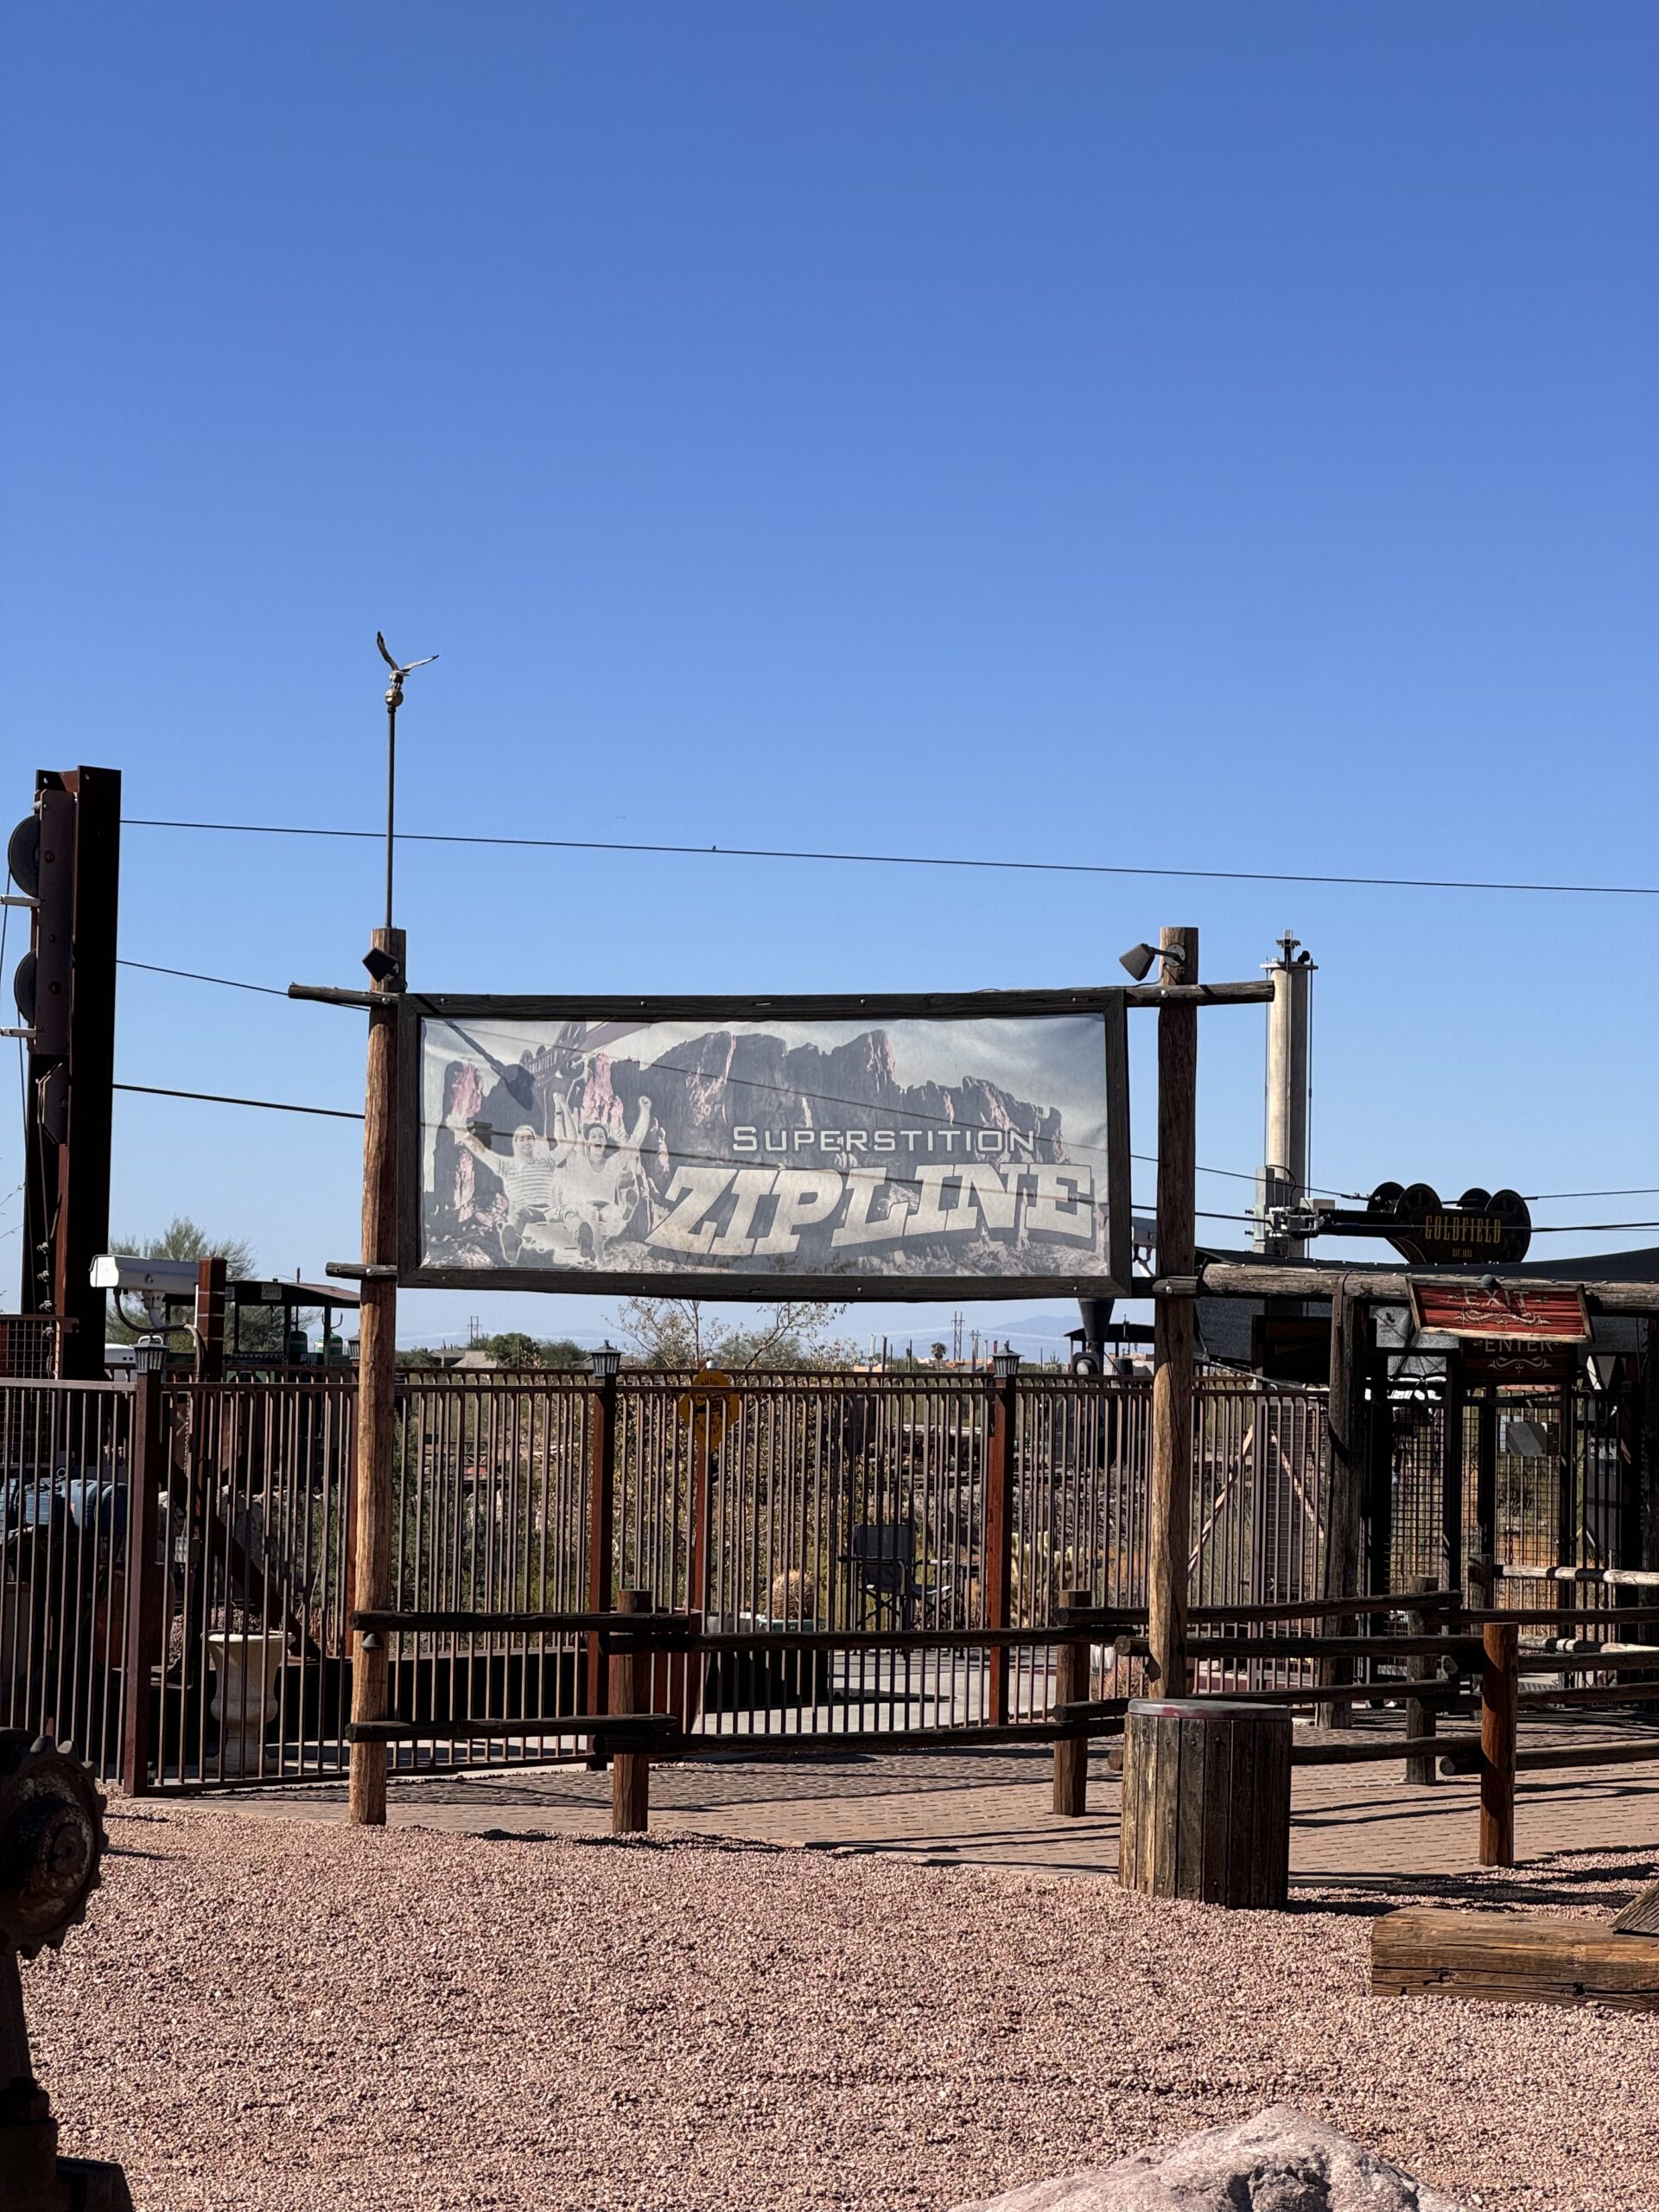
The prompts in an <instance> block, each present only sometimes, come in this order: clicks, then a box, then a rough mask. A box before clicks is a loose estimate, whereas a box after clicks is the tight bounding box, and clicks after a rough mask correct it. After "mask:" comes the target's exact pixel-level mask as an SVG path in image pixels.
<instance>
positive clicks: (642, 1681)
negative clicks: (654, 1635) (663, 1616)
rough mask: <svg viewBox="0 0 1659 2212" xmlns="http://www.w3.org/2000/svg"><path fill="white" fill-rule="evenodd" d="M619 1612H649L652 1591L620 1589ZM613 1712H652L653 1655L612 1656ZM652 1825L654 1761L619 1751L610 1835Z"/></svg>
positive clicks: (613, 1774) (635, 1832)
mask: <svg viewBox="0 0 1659 2212" xmlns="http://www.w3.org/2000/svg"><path fill="white" fill-rule="evenodd" d="M616 1610H617V1611H618V1612H619V1613H648V1612H650V1611H651V1610H652V1603H651V1592H650V1591H649V1590H619V1591H618V1592H617V1593H616ZM609 1710H610V1711H611V1712H612V1713H648V1712H649V1711H650V1710H651V1654H650V1653H649V1652H648V1651H615V1652H613V1653H612V1655H611V1691H610V1705H609ZM650 1826H651V1761H650V1759H649V1758H648V1757H647V1756H646V1754H645V1752H644V1751H619V1752H618V1753H617V1754H616V1756H615V1758H613V1760H612V1762H611V1834H613V1835H643V1834H645V1831H646V1829H647V1828H648V1827H650Z"/></svg>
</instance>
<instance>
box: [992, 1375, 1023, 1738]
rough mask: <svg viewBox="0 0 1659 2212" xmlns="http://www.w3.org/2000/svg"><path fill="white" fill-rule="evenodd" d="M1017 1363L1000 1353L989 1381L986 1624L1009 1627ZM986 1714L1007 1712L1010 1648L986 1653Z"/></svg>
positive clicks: (995, 1717)
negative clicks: (993, 1379)
mask: <svg viewBox="0 0 1659 2212" xmlns="http://www.w3.org/2000/svg"><path fill="white" fill-rule="evenodd" d="M1017 1365H1018V1363H1017V1362H1016V1361H1014V1360H1013V1359H1012V1358H1010V1357H1008V1356H1007V1355H1002V1356H1001V1357H1000V1359H999V1364H998V1368H997V1373H996V1378H995V1382H994V1383H992V1385H991V1426H990V1433H989V1435H988V1437H987V1439H986V1449H985V1625H986V1627H987V1628H1007V1625H1008V1612H1009V1610H1010V1601H1011V1599H1012V1598H1013V1594H1014V1573H1013V1569H1014V1515H1013V1513H1012V1511H1011V1510H1010V1508H1011V1506H1012V1504H1013V1491H1014V1375H1015V1372H1016V1370H1017ZM985 1691H986V1697H985V1703H986V1708H987V1713H986V1717H987V1718H988V1719H989V1720H991V1721H992V1722H994V1723H995V1725H996V1726H998V1727H1001V1726H1002V1724H1003V1723H1004V1722H1005V1721H1006V1720H1007V1717H1008V1648H1007V1644H1005V1643H999V1644H996V1645H995V1646H994V1647H993V1648H992V1649H991V1650H990V1651H989V1652H988V1654H987V1655H986V1662H985Z"/></svg>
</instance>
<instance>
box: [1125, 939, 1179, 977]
mask: <svg viewBox="0 0 1659 2212" xmlns="http://www.w3.org/2000/svg"><path fill="white" fill-rule="evenodd" d="M1185 958H1186V947H1185V945H1184V944H1161V945H1160V944H1132V945H1131V946H1130V947H1129V949H1128V951H1127V952H1126V953H1123V954H1122V955H1121V956H1120V958H1119V962H1118V964H1119V966H1120V967H1123V968H1127V969H1128V971H1129V973H1130V975H1131V976H1134V978H1135V982H1137V983H1144V982H1146V980H1147V976H1149V975H1150V974H1151V972H1152V963H1153V962H1154V960H1176V961H1183V962H1184V961H1185Z"/></svg>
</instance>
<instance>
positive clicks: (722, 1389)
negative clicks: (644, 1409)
mask: <svg viewBox="0 0 1659 2212" xmlns="http://www.w3.org/2000/svg"><path fill="white" fill-rule="evenodd" d="M740 1405H741V1399H740V1398H739V1396H738V1395H737V1392H736V1390H735V1389H734V1387H733V1383H732V1378H731V1376H729V1375H726V1374H723V1373H722V1372H721V1370H720V1369H719V1368H717V1367H711V1368H709V1369H707V1370H705V1371H704V1372H703V1373H702V1374H701V1375H699V1376H697V1377H696V1381H695V1382H693V1383H690V1384H688V1385H687V1387H686V1388H685V1389H683V1390H682V1391H681V1393H680V1395H679V1396H678V1398H677V1399H676V1401H675V1405H674V1410H675V1411H676V1413H677V1414H678V1415H679V1417H680V1422H681V1426H682V1427H685V1428H689V1429H690V1431H691V1433H692V1434H693V1435H694V1436H697V1437H707V1439H708V1440H709V1444H710V1445H715V1444H718V1443H719V1442H720V1440H721V1437H723V1436H724V1435H725V1433H726V1429H727V1425H728V1422H731V1421H735V1420H736V1419H737V1414H738V1408H739V1406H740Z"/></svg>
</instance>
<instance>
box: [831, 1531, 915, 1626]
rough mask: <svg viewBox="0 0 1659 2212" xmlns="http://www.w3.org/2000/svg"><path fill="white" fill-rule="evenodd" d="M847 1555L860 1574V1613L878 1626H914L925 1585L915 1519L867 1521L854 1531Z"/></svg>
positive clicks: (854, 1569)
mask: <svg viewBox="0 0 1659 2212" xmlns="http://www.w3.org/2000/svg"><path fill="white" fill-rule="evenodd" d="M849 1545H850V1548H849V1551H848V1553H847V1558H848V1560H849V1562H850V1564H851V1566H852V1569H853V1572H854V1573H855V1575H856V1576H857V1578H858V1590H859V1598H860V1600H861V1603H860V1608H859V1610H860V1614H861V1618H862V1617H863V1616H864V1615H865V1613H866V1611H867V1609H868V1612H870V1613H873V1614H874V1621H875V1625H876V1627H877V1628H883V1627H886V1628H911V1627H913V1626H914V1624H915V1618H916V1613H915V1607H916V1600H917V1599H918V1598H919V1597H920V1596H921V1594H922V1586H921V1584H920V1582H919V1581H918V1580H917V1577H916V1524H915V1522H913V1521H867V1522H862V1523H861V1525H860V1526H859V1527H857V1528H856V1529H854V1530H853V1531H852V1534H851V1536H850V1538H849Z"/></svg>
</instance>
